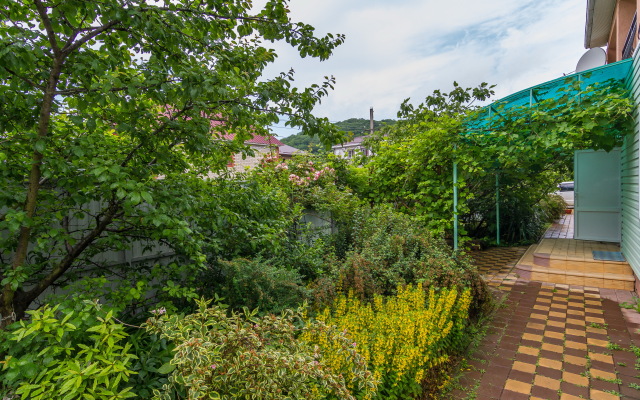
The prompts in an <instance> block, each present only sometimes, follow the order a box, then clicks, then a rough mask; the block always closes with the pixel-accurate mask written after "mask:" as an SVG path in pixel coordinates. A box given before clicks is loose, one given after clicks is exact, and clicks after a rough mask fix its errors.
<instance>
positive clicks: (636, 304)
mask: <svg viewBox="0 0 640 400" xmlns="http://www.w3.org/2000/svg"><path fill="white" fill-rule="evenodd" d="M620 307H622V308H626V309H629V310H634V311H635V312H637V313H640V297H638V296H633V299H632V300H631V301H630V302H628V303H627V302H624V303H620ZM638 357H639V358H640V355H639V356H638Z"/></svg>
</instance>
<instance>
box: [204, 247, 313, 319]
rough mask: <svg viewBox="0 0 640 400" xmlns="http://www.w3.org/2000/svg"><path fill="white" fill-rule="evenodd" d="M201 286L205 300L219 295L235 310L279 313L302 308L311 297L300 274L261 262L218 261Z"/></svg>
mask: <svg viewBox="0 0 640 400" xmlns="http://www.w3.org/2000/svg"><path fill="white" fill-rule="evenodd" d="M200 283H201V285H202V286H201V289H200V292H201V294H202V295H203V296H205V297H210V298H213V297H215V296H216V295H217V296H219V297H221V298H222V299H223V300H224V302H225V303H226V304H228V305H229V306H231V308H233V309H236V310H240V309H242V308H243V307H246V308H249V309H255V308H257V309H259V311H260V312H261V313H279V312H281V311H283V310H284V309H286V308H297V307H299V306H300V305H301V304H302V303H303V302H304V300H305V299H306V298H307V296H308V290H307V289H306V288H305V286H304V284H303V283H302V277H301V276H300V274H298V272H297V271H295V270H292V269H287V268H283V267H279V266H277V265H272V264H271V263H270V261H265V260H261V259H255V260H247V259H244V258H238V259H234V260H232V261H217V262H215V263H213V264H210V265H209V267H208V269H207V272H206V273H205V274H204V275H203V277H202V278H201V279H200Z"/></svg>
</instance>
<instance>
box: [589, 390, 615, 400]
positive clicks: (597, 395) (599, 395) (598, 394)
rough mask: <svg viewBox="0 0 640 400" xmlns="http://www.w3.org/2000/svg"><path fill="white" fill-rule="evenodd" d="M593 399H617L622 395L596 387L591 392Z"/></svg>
mask: <svg viewBox="0 0 640 400" xmlns="http://www.w3.org/2000/svg"><path fill="white" fill-rule="evenodd" d="M589 398H590V399H591V400H617V399H619V398H620V396H617V395H615V394H611V393H607V392H603V391H600V390H596V389H591V392H590V397H589Z"/></svg>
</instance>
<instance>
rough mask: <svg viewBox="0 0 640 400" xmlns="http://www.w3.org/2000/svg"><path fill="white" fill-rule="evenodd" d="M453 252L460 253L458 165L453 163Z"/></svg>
mask: <svg viewBox="0 0 640 400" xmlns="http://www.w3.org/2000/svg"><path fill="white" fill-rule="evenodd" d="M453 250H454V251H458V163H457V162H455V161H454V163H453Z"/></svg>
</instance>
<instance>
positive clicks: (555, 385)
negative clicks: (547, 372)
mask: <svg viewBox="0 0 640 400" xmlns="http://www.w3.org/2000/svg"><path fill="white" fill-rule="evenodd" d="M533 384H534V385H535V386H542V387H545V388H547V389H551V390H559V389H560V381H559V380H557V379H551V378H547V377H546V376H542V375H536V378H535V379H534V380H533Z"/></svg>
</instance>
